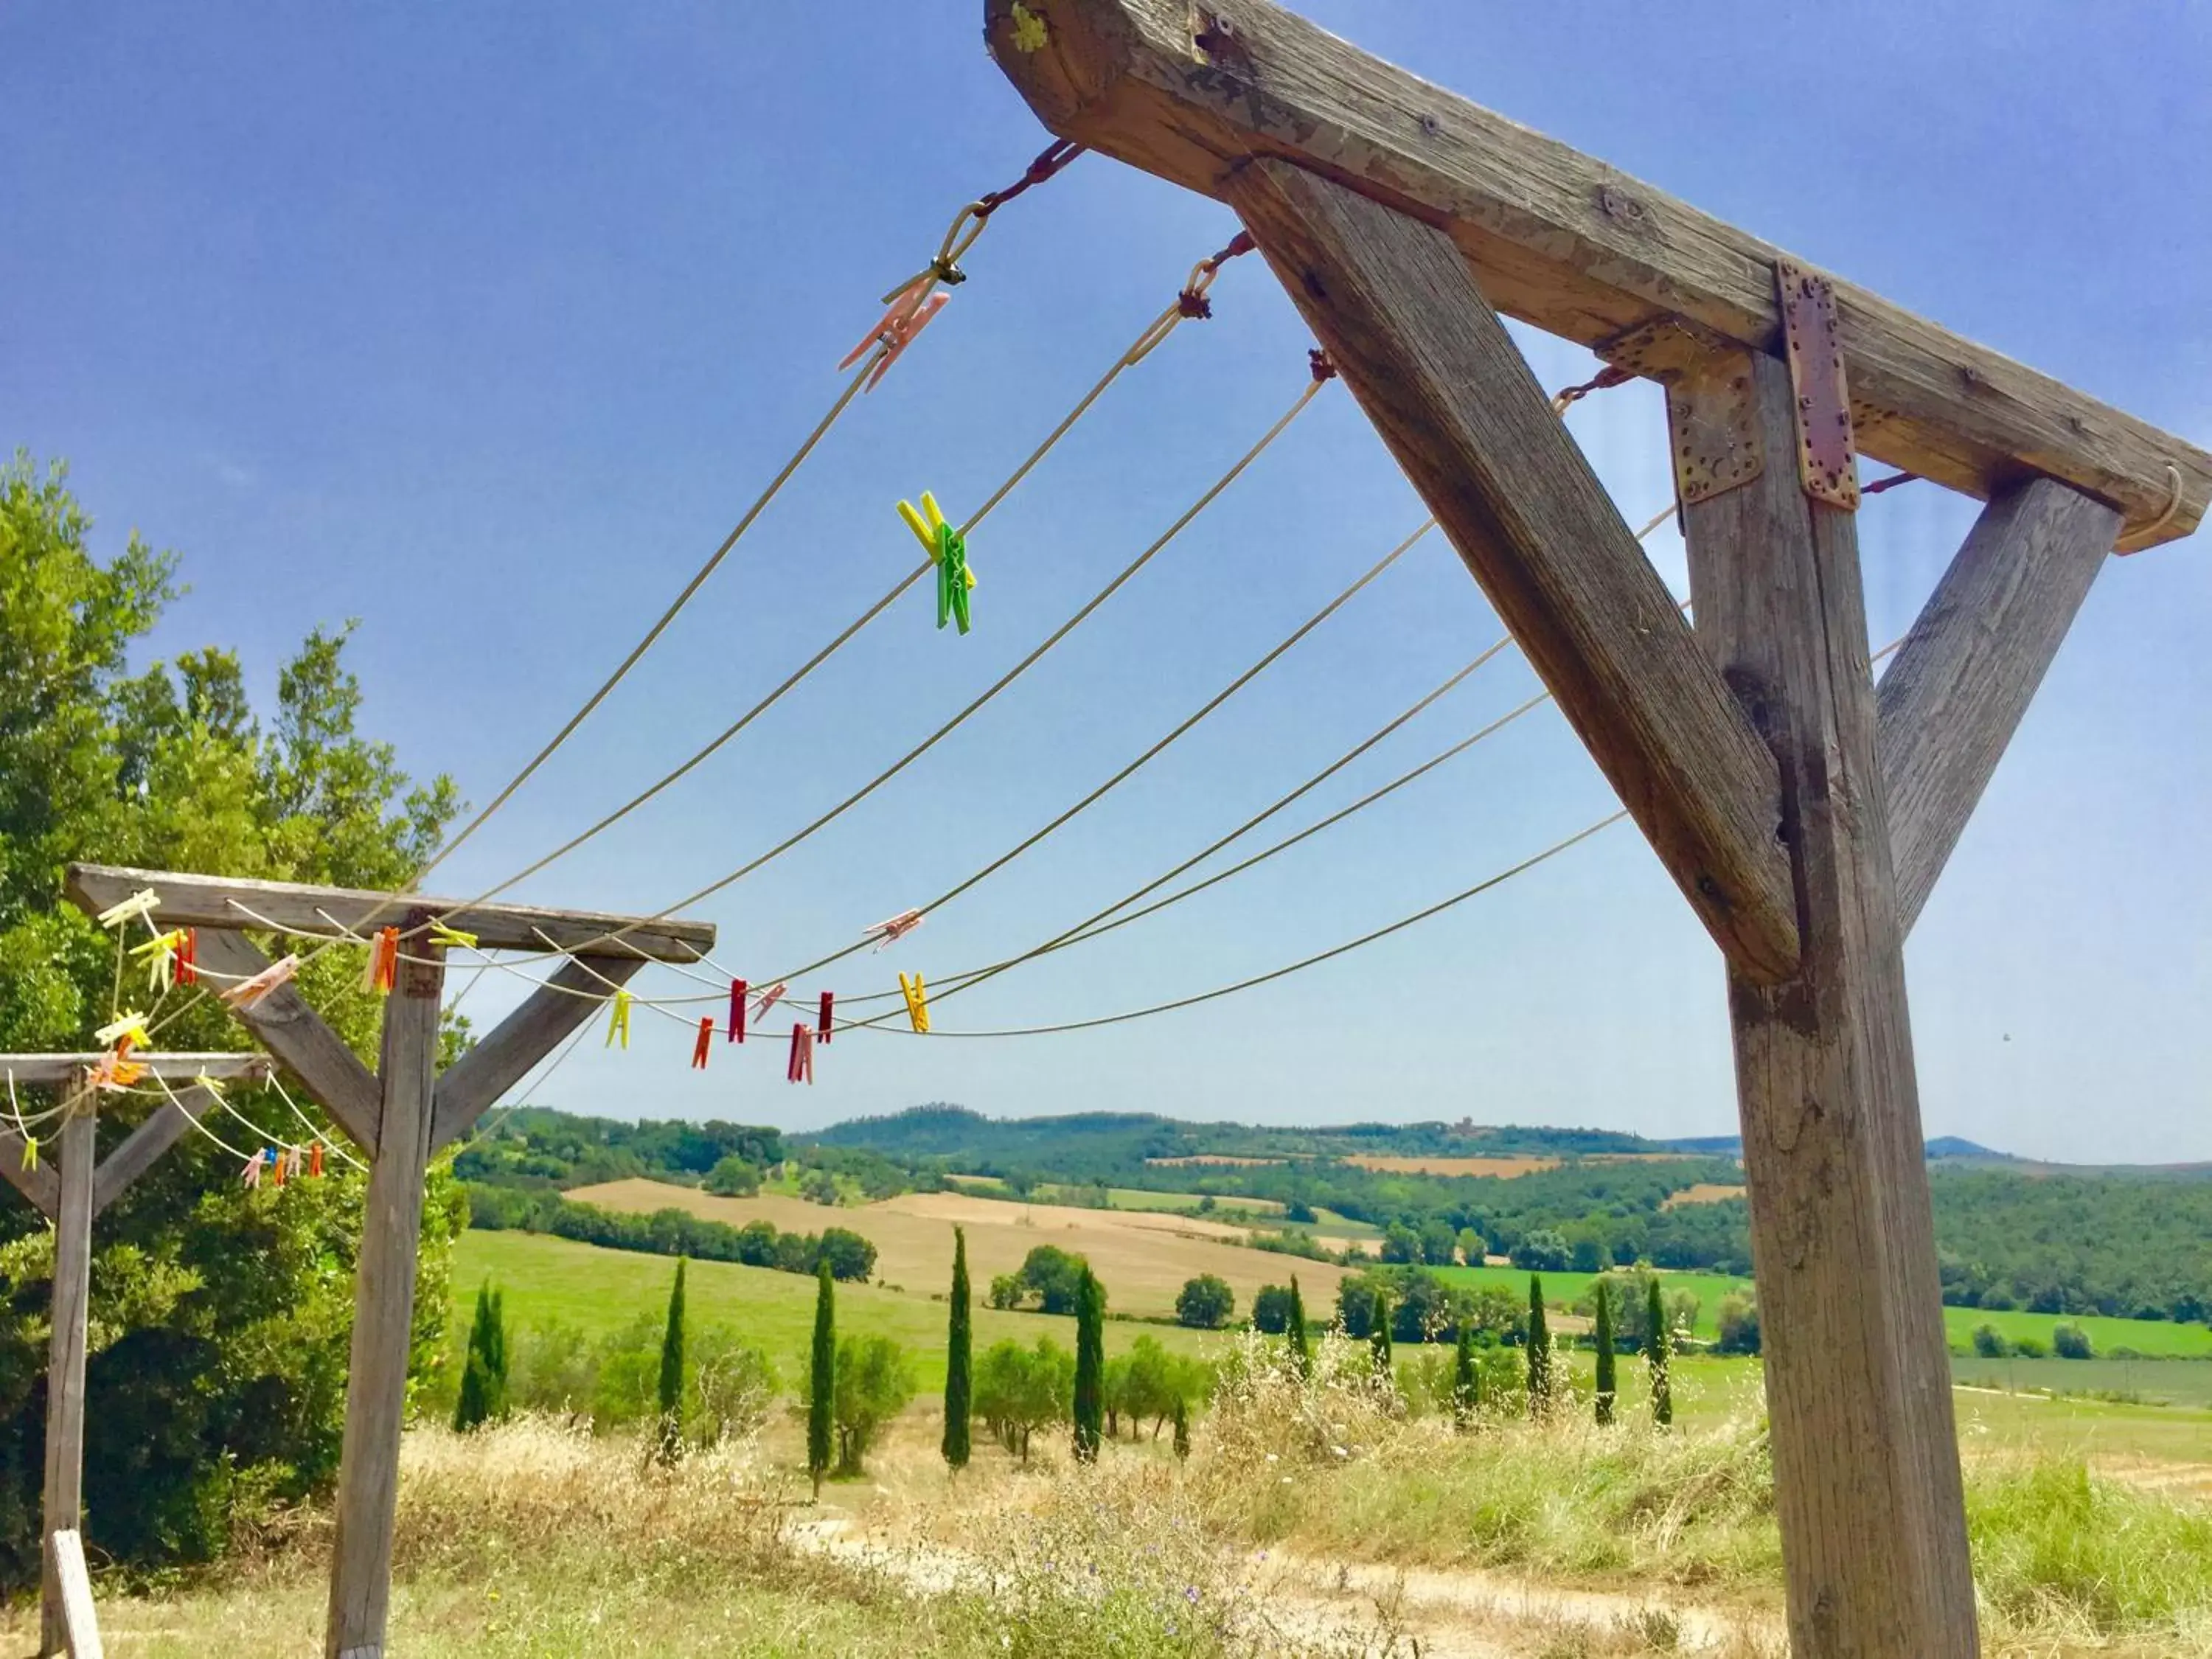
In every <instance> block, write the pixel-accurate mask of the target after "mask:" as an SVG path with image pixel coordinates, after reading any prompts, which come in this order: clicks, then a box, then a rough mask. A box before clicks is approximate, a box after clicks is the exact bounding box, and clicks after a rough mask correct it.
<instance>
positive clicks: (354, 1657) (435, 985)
mask: <svg viewBox="0 0 2212 1659" xmlns="http://www.w3.org/2000/svg"><path fill="white" fill-rule="evenodd" d="M428 915H429V913H428V912H427V911H424V910H420V909H417V910H413V911H410V912H409V914H408V916H407V919H406V921H404V923H403V924H402V927H403V928H404V930H405V931H407V932H408V933H410V934H416V933H418V930H420V929H421V928H422V927H423V925H424V923H425V922H426V921H428ZM409 954H410V956H411V957H424V958H436V959H437V960H422V961H404V962H402V963H400V964H399V975H398V985H397V986H396V987H395V988H394V989H393V991H392V995H391V997H390V998H389V999H388V1000H386V1004H385V1010H384V1042H383V1048H382V1051H381V1054H380V1060H379V1062H378V1066H377V1078H378V1080H379V1082H380V1085H382V1090H381V1092H382V1109H381V1115H380V1121H379V1123H378V1126H377V1135H376V1146H375V1150H374V1153H373V1155H372V1157H371V1161H370V1163H369V1167H368V1200H367V1203H366V1205H365V1207H364V1212H363V1214H362V1236H361V1259H360V1261H359V1264H358V1265H357V1267H356V1270H355V1272H356V1276H355V1280H354V1304H353V1307H354V1314H353V1355H352V1367H351V1370H349V1373H348V1376H347V1378H346V1416H345V1449H344V1452H343V1455H342V1457H341V1460H340V1463H339V1468H338V1496H337V1537H336V1541H335V1543H334V1545H333V1547H332V1550H333V1559H332V1561H331V1602H330V1621H329V1626H328V1628H327V1631H326V1633H325V1644H324V1647H325V1654H326V1655H327V1656H329V1659H381V1656H382V1654H383V1652H384V1633H385V1621H386V1615H387V1613H388V1612H389V1610H390V1604H391V1600H392V1526H393V1520H394V1512H395V1508H396V1505H397V1504H398V1494H399V1431H400V1428H401V1425H402V1419H403V1415H404V1410H405V1407H406V1403H407V1362H408V1357H409V1350H410V1346H411V1344H410V1338H411V1334H412V1331H413V1326H414V1318H415V1260H416V1247H417V1245H418V1243H420V1239H421V1235H422V1171H423V1166H424V1165H425V1164H428V1161H429V1156H430V1127H431V1121H432V1120H431V1103H432V1099H433V1094H434V1091H435V1087H436V1083H437V1059H438V1014H439V995H440V993H441V990H442V989H443V988H444V985H445V977H446V975H445V969H444V966H443V963H442V953H441V951H440V950H439V949H438V947H436V946H435V945H431V944H429V943H428V941H427V940H426V939H422V938H421V937H419V936H418V937H416V940H415V944H414V946H413V949H412V950H411V951H410V953H409Z"/></svg>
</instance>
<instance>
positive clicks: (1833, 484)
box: [1774, 259, 1859, 513]
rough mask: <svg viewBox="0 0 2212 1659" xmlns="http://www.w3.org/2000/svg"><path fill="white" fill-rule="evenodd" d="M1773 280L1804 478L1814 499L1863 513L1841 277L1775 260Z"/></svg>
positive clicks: (1800, 473)
mask: <svg viewBox="0 0 2212 1659" xmlns="http://www.w3.org/2000/svg"><path fill="white" fill-rule="evenodd" d="M1774 283H1775V287H1776V288H1777V289H1778V290H1779V291H1780V294H1781V296H1782V354H1783V361H1784V362H1786V363H1788V364H1789V366H1790V415H1791V416H1792V417H1793V419H1794V421H1795V422H1796V428H1797V482H1798V483H1800V484H1802V486H1803V487H1804V490H1805V493H1806V494H1807V495H1810V496H1811V497H1812V498H1813V499H1814V501H1826V503H1827V504H1828V505H1829V506H1830V507H1841V508H1843V509H1844V511H1845V512H1846V513H1856V512H1857V510H1858V505H1859V465H1858V447H1857V443H1856V442H1855V441H1853V438H1852V435H1851V394H1850V376H1849V374H1848V373H1847V372H1846V370H1845V369H1844V345H1843V338H1842V330H1841V329H1840V328H1839V327H1838V324H1837V320H1836V289H1835V284H1834V283H1831V282H1830V281H1829V280H1828V279H1827V278H1826V277H1825V276H1820V274H1819V273H1818V272H1816V271H1810V270H1806V269H1805V268H1804V267H1803V266H1802V265H1800V264H1796V262H1795V261H1794V260H1790V259H1777V260H1776V261H1775V262H1774Z"/></svg>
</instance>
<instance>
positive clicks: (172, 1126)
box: [92, 1055, 267, 1215]
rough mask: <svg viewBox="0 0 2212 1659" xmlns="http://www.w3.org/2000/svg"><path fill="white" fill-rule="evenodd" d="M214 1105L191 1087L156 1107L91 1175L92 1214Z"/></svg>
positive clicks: (209, 1094)
mask: <svg viewBox="0 0 2212 1659" xmlns="http://www.w3.org/2000/svg"><path fill="white" fill-rule="evenodd" d="M254 1058H256V1059H259V1058H260V1056H258V1055H256V1056H254ZM263 1064H264V1066H265V1065H266V1064H267V1062H266V1061H265V1060H264V1061H263ZM210 1075H212V1074H210ZM215 1107H216V1096H215V1093H214V1091H211V1090H209V1089H204V1088H202V1087H201V1086H200V1085H198V1084H193V1085H191V1086H190V1087H189V1088H185V1089H179V1091H177V1093H176V1098H175V1099H173V1100H165V1101H163V1102H162V1103H161V1104H160V1105H159V1106H156V1107H155V1109H153V1111H152V1112H151V1113H150V1114H149V1115H148V1116H147V1118H146V1121H144V1122H143V1123H141V1124H140V1125H139V1126H138V1127H137V1128H135V1129H133V1130H132V1131H131V1133H129V1134H128V1135H127V1136H125V1138H124V1141H123V1144H122V1145H121V1146H118V1147H117V1148H116V1149H115V1150H114V1151H113V1152H110V1153H109V1154H108V1155H107V1156H106V1158H102V1159H100V1167H99V1168H98V1169H96V1170H94V1171H93V1172H92V1212H93V1213H94V1215H98V1214H99V1213H100V1212H101V1211H102V1210H104V1209H106V1207H107V1206H109V1205H111V1204H112V1203H113V1202H115V1200H117V1199H118V1198H120V1197H121V1196H122V1195H123V1193H124V1190H125V1188H128V1187H129V1186H130V1185H131V1182H134V1181H136V1180H137V1179H138V1177H139V1176H142V1175H144V1174H145V1173H146V1171H147V1170H150V1169H152V1168H153V1167H154V1165H155V1162H156V1161H157V1160H158V1159H159V1158H161V1154H162V1153H164V1152H167V1151H168V1150H169V1148H170V1147H172V1146H175V1145H176V1144H177V1143H178V1142H179V1140H181V1139H184V1137H185V1135H186V1134H187V1133H190V1132H191V1127H192V1125H193V1124H195V1123H197V1121H199V1120H200V1119H202V1118H204V1117H205V1116H206V1115H208V1114H209V1113H210V1112H211V1111H213V1110H214V1109H215Z"/></svg>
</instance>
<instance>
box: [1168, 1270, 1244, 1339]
mask: <svg viewBox="0 0 2212 1659" xmlns="http://www.w3.org/2000/svg"><path fill="white" fill-rule="evenodd" d="M1236 1311H1237V1296H1236V1292H1234V1291H1231V1289H1230V1288H1229V1281H1228V1280H1227V1279H1223V1278H1222V1277H1220V1276H1219V1275H1218V1274H1217V1273H1200V1275H1199V1276H1198V1277H1197V1278H1196V1279H1188V1280H1186V1281H1185V1282H1184V1285H1183V1287H1182V1290H1181V1291H1178V1292H1177V1293H1176V1318H1177V1319H1178V1320H1180V1321H1181V1322H1182V1323H1184V1324H1186V1325H1188V1326H1191V1327H1193V1328H1195V1329H1198V1330H1201V1331H1218V1330H1219V1329H1220V1328H1222V1327H1223V1326H1224V1325H1226V1324H1227V1323H1228V1322H1229V1319H1230V1316H1231V1314H1233V1313H1235V1312H1236Z"/></svg>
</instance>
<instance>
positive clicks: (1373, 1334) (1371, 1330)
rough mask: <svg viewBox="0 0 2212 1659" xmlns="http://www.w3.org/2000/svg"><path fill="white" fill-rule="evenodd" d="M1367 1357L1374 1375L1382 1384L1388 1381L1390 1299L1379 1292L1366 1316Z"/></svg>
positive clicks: (1376, 1293)
mask: <svg viewBox="0 0 2212 1659" xmlns="http://www.w3.org/2000/svg"><path fill="white" fill-rule="evenodd" d="M1367 1355H1368V1358H1369V1359H1370V1361H1372V1362H1373V1364H1374V1366H1375V1375H1376V1376H1379V1377H1381V1378H1382V1379H1383V1381H1384V1382H1386V1383H1387V1382H1389V1380H1390V1298H1389V1297H1388V1296H1386V1295H1384V1294H1383V1291H1381V1290H1379V1289H1378V1290H1377V1291H1376V1292H1375V1304H1374V1306H1373V1308H1372V1309H1371V1310H1370V1312H1369V1313H1368V1316H1367Z"/></svg>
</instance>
